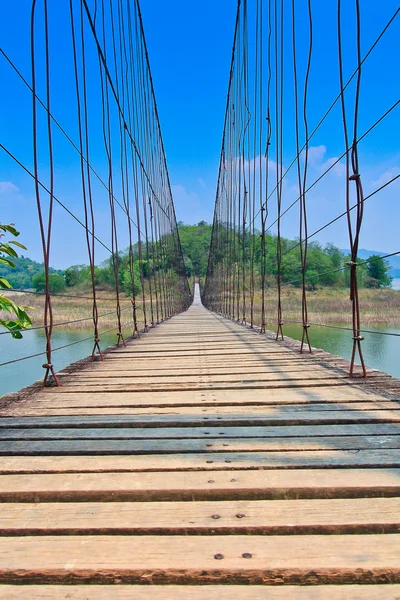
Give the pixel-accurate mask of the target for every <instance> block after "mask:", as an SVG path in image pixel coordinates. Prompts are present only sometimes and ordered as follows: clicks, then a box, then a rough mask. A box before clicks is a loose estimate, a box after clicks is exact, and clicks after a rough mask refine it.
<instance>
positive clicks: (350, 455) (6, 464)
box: [0, 450, 400, 478]
mask: <svg viewBox="0 0 400 600" xmlns="http://www.w3.org/2000/svg"><path fill="white" fill-rule="evenodd" d="M328 467H330V468H336V469H337V468H340V467H342V468H349V467H353V468H357V467H365V468H367V467H369V468H376V467H383V468H385V469H387V468H390V469H393V468H400V451H399V450H356V451H348V450H321V451H319V452H314V451H312V452H308V451H303V452H296V451H295V452H290V451H288V452H285V453H279V452H248V453H245V452H241V453H235V452H231V453H229V454H228V453H223V452H221V453H214V454H213V453H207V454H188V455H186V456H182V455H180V454H170V455H169V456H168V461H166V460H165V458H164V457H163V456H161V455H157V454H148V455H137V456H129V455H125V456H121V455H110V456H107V455H100V456H90V455H84V456H82V455H79V456H51V455H49V456H4V457H2V460H1V462H0V473H1V474H8V473H64V472H65V473H68V472H72V473H84V472H92V473H96V472H119V471H120V472H142V471H159V472H160V471H161V472H162V471H168V472H170V471H182V470H185V471H199V470H201V471H207V470H214V469H221V470H227V469H243V470H248V469H280V468H282V469H307V468H315V469H317V468H328ZM333 475H334V477H335V478H336V477H337V475H338V472H337V471H335V472H334V474H333ZM356 475H357V476H358V473H357V474H356ZM254 476H257V477H258V474H257V475H256V474H254ZM305 476H308V474H307V472H306V473H303V472H302V471H301V472H298V473H297V477H299V478H302V477H305Z"/></svg>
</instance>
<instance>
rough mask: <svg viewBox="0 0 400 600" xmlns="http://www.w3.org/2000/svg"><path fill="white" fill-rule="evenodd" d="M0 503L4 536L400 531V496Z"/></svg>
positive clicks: (297, 533)
mask: <svg viewBox="0 0 400 600" xmlns="http://www.w3.org/2000/svg"><path fill="white" fill-rule="evenodd" d="M149 508H150V507H149V503H148V502H63V503H41V504H38V503H33V504H30V503H23V504H16V503H13V504H0V533H1V536H10V535H12V536H15V535H50V534H51V535H68V534H73V535H89V534H96V535H99V534H108V535H124V534H125V535H126V534H130V535H139V534H142V535H143V534H147V535H159V534H163V535H166V534H173V535H193V534H202V535H216V534H224V535H227V534H229V535H241V534H244V535H246V534H249V535H250V534H251V535H300V534H301V535H311V534H319V535H321V534H336V535H339V534H349V533H353V534H355V533H358V534H360V533H399V532H400V523H399V518H398V517H399V513H400V498H355V499H351V500H348V499H330V500H275V501H270V500H252V501H225V502H222V501H218V502H217V501H214V502H210V501H203V502H193V501H191V502H152V504H151V508H150V509H149Z"/></svg>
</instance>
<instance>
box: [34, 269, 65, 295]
mask: <svg viewBox="0 0 400 600" xmlns="http://www.w3.org/2000/svg"><path fill="white" fill-rule="evenodd" d="M32 284H33V287H34V288H35V290H36V291H37V292H45V291H46V274H45V273H44V272H43V273H38V274H37V275H35V276H34V277H32ZM49 291H50V293H51V294H61V293H62V292H64V291H65V279H64V277H62V276H61V275H58V274H57V273H50V274H49Z"/></svg>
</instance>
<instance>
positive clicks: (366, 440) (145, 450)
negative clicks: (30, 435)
mask: <svg viewBox="0 0 400 600" xmlns="http://www.w3.org/2000/svg"><path fill="white" fill-rule="evenodd" d="M367 448H371V449H372V448H385V449H400V436H399V435H382V436H381V435H374V436H361V435H360V436H351V437H348V438H346V437H344V436H337V437H335V436H324V437H322V436H320V437H317V436H315V437H312V436H309V437H308V438H304V437H300V438H299V437H292V438H259V439H258V438H250V439H244V438H243V439H237V438H224V439H220V438H212V437H211V436H210V437H209V438H207V439H204V440H202V439H188V440H183V439H180V440H169V439H160V440H133V439H126V440H125V439H124V440H114V439H109V440H89V439H87V440H83V439H82V440H81V439H71V440H54V441H53V440H40V441H39V440H26V441H25V440H21V441H20V440H17V441H12V440H10V441H0V455H3V456H7V455H16V454H24V455H32V454H165V453H166V454H182V453H192V452H194V453H198V452H265V451H272V452H285V451H287V450H295V451H302V450H314V451H319V450H329V449H337V450H362V449H364V450H365V449H367Z"/></svg>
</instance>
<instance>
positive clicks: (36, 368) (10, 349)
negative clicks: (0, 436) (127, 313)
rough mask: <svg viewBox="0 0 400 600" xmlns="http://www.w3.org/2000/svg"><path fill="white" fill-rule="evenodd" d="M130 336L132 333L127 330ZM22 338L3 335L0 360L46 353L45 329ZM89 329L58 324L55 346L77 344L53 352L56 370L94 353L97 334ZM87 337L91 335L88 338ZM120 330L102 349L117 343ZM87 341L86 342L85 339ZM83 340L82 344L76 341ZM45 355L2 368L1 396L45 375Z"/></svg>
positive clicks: (103, 342)
mask: <svg viewBox="0 0 400 600" xmlns="http://www.w3.org/2000/svg"><path fill="white" fill-rule="evenodd" d="M124 335H126V336H127V337H128V335H129V332H125V331H124ZM23 336H24V337H23V339H22V340H13V339H12V338H11V336H10V335H7V334H6V335H0V363H2V362H7V361H9V360H16V359H18V358H22V357H24V356H28V355H31V354H38V353H39V352H44V351H45V348H46V339H45V335H44V331H43V330H36V331H26V332H25V333H24V334H23ZM90 336H91V331H90V330H87V329H83V330H82V329H70V328H65V329H64V328H62V327H57V328H56V329H55V330H54V332H53V336H52V345H53V348H58V347H59V346H64V345H66V344H74V345H73V346H70V347H69V348H64V349H63V350H58V351H56V352H54V353H53V358H52V360H53V364H54V366H55V369H56V371H61V370H62V369H63V368H64V367H66V366H68V365H69V364H71V363H72V362H75V361H76V360H80V359H81V358H85V357H86V356H89V354H91V353H92V350H93V336H92V337H90ZM85 338H90V339H88V340H86V341H85ZM116 338H117V336H116V333H115V332H110V333H107V334H105V335H103V336H102V339H101V343H100V346H101V348H102V350H104V349H105V348H107V347H108V346H111V345H112V344H115V343H116ZM81 340H83V341H81ZM75 342H79V343H75ZM44 362H46V361H45V355H42V356H37V357H34V358H29V359H28V360H24V361H21V362H16V363H14V364H11V365H7V366H5V367H0V397H1V396H3V395H4V394H8V393H10V392H16V391H18V390H20V389H21V388H23V387H26V386H27V385H30V384H31V383H34V382H35V381H36V380H38V379H41V378H42V377H43V376H44V373H45V370H44V369H43V368H42V364H43V363H44Z"/></svg>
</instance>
